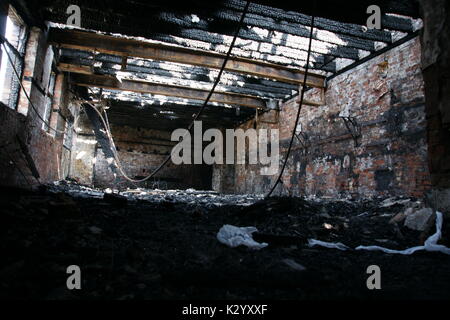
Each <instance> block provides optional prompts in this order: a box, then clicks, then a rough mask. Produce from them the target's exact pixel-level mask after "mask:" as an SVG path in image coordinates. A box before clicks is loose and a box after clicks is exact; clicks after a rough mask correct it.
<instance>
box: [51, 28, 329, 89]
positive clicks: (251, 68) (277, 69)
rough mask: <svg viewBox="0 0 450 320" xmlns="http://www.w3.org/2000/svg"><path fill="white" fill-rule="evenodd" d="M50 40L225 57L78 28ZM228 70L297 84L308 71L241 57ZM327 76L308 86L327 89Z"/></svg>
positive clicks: (191, 60) (194, 61)
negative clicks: (325, 85)
mask: <svg viewBox="0 0 450 320" xmlns="http://www.w3.org/2000/svg"><path fill="white" fill-rule="evenodd" d="M49 42H50V43H51V44H54V45H59V46H61V47H63V48H71V49H79V50H90V51H98V52H102V53H107V54H113V55H119V56H127V57H140V58H144V59H152V60H160V61H171V62H177V63H183V64H190V65H196V66H203V67H207V68H214V69H218V68H220V67H221V65H222V63H223V59H224V55H222V54H218V53H213V52H209V51H199V50H192V49H187V48H181V47H174V46H168V45H163V44H155V43H150V42H144V41H138V40H132V39H126V38H118V37H113V36H109V35H103V34H97V33H90V32H83V31H78V30H62V29H55V28H52V29H51V31H50V36H49ZM225 70H227V71H231V72H237V73H243V74H249V75H254V76H259V77H264V78H269V79H275V80H278V81H284V82H288V83H295V84H301V83H303V78H304V71H302V70H297V69H293V68H288V67H284V66H280V65H275V64H271V63H266V62H263V61H256V60H252V59H245V58H237V57H232V58H230V59H229V61H228V63H227V65H226V67H225ZM324 78H325V77H323V76H321V75H318V74H313V73H310V74H308V77H307V79H306V85H308V86H311V87H319V88H323V87H324Z"/></svg>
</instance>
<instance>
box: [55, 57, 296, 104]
mask: <svg viewBox="0 0 450 320" xmlns="http://www.w3.org/2000/svg"><path fill="white" fill-rule="evenodd" d="M61 61H64V62H60V63H59V65H58V68H59V70H60V71H62V72H71V73H82V74H102V75H110V76H118V77H123V78H126V79H132V80H140V81H149V82H157V83H163V84H168V85H177V86H185V87H191V88H199V89H210V88H211V86H212V81H211V80H210V78H209V77H208V76H205V77H204V78H201V77H196V76H195V75H191V74H189V73H187V72H186V73H185V74H180V73H178V74H176V73H174V72H169V71H167V70H164V69H159V70H157V72H152V71H154V70H148V69H146V68H143V67H142V66H133V65H127V67H126V69H125V70H121V69H120V64H117V63H110V62H102V65H101V67H95V68H94V67H93V66H92V65H90V64H89V63H90V62H91V61H86V60H82V59H67V58H63V59H62V60H61ZM96 61H98V59H97V60H96ZM217 90H218V91H225V92H233V93H238V94H245V95H252V96H256V97H261V98H273V99H284V98H286V97H287V96H289V95H291V94H293V93H294V92H295V91H296V90H298V88H297V87H296V86H293V87H292V88H290V89H288V88H277V87H273V86H267V85H260V84H252V83H247V82H243V81H240V82H237V81H227V80H224V81H222V79H221V82H220V83H219V85H218V86H217Z"/></svg>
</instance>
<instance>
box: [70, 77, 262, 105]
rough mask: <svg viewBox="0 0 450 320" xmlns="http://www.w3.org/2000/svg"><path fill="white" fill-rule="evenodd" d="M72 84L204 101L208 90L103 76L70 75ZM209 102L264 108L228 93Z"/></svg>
mask: <svg viewBox="0 0 450 320" xmlns="http://www.w3.org/2000/svg"><path fill="white" fill-rule="evenodd" d="M70 80H71V82H72V83H74V84H76V85H79V86H86V87H98V88H104V89H111V90H120V91H132V92H140V93H151V94H155V95H163V96H170V97H178V98H186V99H191V100H202V101H204V100H206V97H207V96H208V93H209V90H203V89H193V88H189V87H182V86H173V85H167V84H160V83H153V82H143V81H135V80H125V79H122V80H120V81H119V80H118V79H117V78H115V77H111V76H104V75H86V74H81V73H80V74H76V73H74V74H72V75H71V77H70ZM210 101H211V102H218V103H224V104H232V105H240V106H246V107H252V108H262V109H265V108H266V104H265V102H264V100H262V99H259V98H256V97H252V96H248V95H242V94H235V93H229V92H216V93H213V94H212V96H211V99H210Z"/></svg>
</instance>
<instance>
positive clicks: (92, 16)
mask: <svg viewBox="0 0 450 320" xmlns="http://www.w3.org/2000/svg"><path fill="white" fill-rule="evenodd" d="M18 2H19V3H18V4H17V5H18V6H19V7H21V5H20V2H21V1H18ZM256 2H260V3H251V5H250V7H249V10H248V13H247V14H246V16H245V19H244V23H243V26H242V27H241V28H240V30H239V34H238V37H237V39H236V43H235V46H234V48H233V51H232V61H230V62H229V63H228V64H227V68H226V69H225V70H226V71H225V72H224V74H223V75H222V77H221V80H220V83H219V85H218V87H217V89H216V91H215V92H216V94H215V95H213V97H212V98H211V103H209V105H208V107H207V108H206V109H205V111H204V113H203V115H202V117H201V118H200V119H201V120H204V121H205V122H206V124H207V126H216V127H217V126H218V127H233V126H235V125H236V124H238V123H240V122H242V121H245V120H247V119H249V118H250V117H252V116H254V114H255V108H256V109H260V110H264V109H266V106H267V102H268V101H269V100H285V99H288V98H289V97H291V96H292V95H294V94H296V92H297V91H298V89H299V86H300V85H301V84H302V82H303V71H302V70H304V68H305V66H306V57H307V51H308V37H309V33H310V27H309V26H310V23H311V16H308V15H305V14H302V13H299V12H297V11H288V10H292V9H293V8H292V7H291V6H288V5H287V4H286V3H285V2H283V1H281V2H280V3H279V4H278V6H279V7H280V8H284V9H280V8H274V7H272V6H267V5H266V4H265V2H264V1H256ZM363 2H364V1H363ZM384 2H386V3H387V2H389V5H387V4H386V7H383V9H384V8H388V9H389V11H388V12H383V17H382V29H381V30H375V29H373V30H367V28H365V26H363V25H361V24H359V25H357V24H354V23H346V22H337V21H334V20H330V19H326V18H317V19H316V20H315V25H314V32H313V41H312V48H311V60H310V66H309V67H310V70H311V76H310V77H309V78H308V81H307V86H315V87H324V86H325V83H326V82H325V79H326V77H332V76H334V75H336V74H338V73H339V72H343V71H345V70H348V69H350V68H352V67H353V66H355V65H356V64H358V63H359V62H361V61H365V60H367V59H369V58H371V57H372V56H374V55H376V54H378V53H380V52H382V51H384V50H387V49H388V48H390V47H392V46H394V45H397V44H398V43H400V42H404V41H405V40H407V39H409V38H410V37H412V36H414V35H416V34H417V30H418V29H420V28H421V20H420V19H415V18H416V17H417V16H416V13H415V11H414V7H411V6H408V5H406V4H408V3H409V2H408V1H399V2H395V3H397V5H393V4H392V2H390V1H384ZM245 3H246V2H245V1H242V0H225V1H193V2H189V3H186V4H185V5H180V4H174V3H172V2H171V1H152V2H151V3H148V2H146V1H143V0H141V1H139V0H138V1H135V0H133V1H131V0H124V1H81V0H80V1H47V0H46V1H42V0H41V1H30V2H29V3H28V1H27V10H32V11H33V12H38V13H39V14H38V15H40V16H41V17H42V20H45V21H51V22H53V23H52V24H51V26H52V28H51V31H50V41H51V43H53V44H54V45H55V46H56V47H57V48H59V49H61V50H60V51H58V54H59V55H60V56H59V68H60V70H62V71H65V72H67V73H68V74H69V78H70V81H71V82H72V83H74V84H77V85H81V86H87V87H90V88H92V91H91V92H92V98H94V99H95V98H98V95H99V94H101V96H102V99H106V100H108V101H109V103H110V105H111V107H110V110H109V114H110V116H111V121H112V123H118V122H120V123H121V124H125V125H135V126H143V127H148V128H155V129H156V128H159V129H173V128H178V127H185V126H187V124H189V122H190V121H191V120H192V118H193V116H194V115H195V113H196V112H197V110H198V109H199V106H201V105H202V102H203V100H204V99H205V98H206V96H207V94H208V92H209V90H210V88H211V86H212V84H213V82H214V80H215V79H216V77H217V74H218V72H219V70H218V69H219V68H220V65H221V61H223V59H224V57H225V53H226V52H227V50H228V48H229V46H230V44H231V42H232V39H233V34H234V33H235V32H236V29H237V28H238V21H239V19H240V17H241V15H242V11H243V8H244V6H245ZM261 3H264V4H261ZM325 3H328V2H327V1H325ZM73 4H76V5H78V6H79V7H80V8H81V27H82V28H83V29H84V30H77V29H75V30H74V29H72V28H68V27H67V26H65V25H64V24H65V23H66V20H67V17H68V14H67V13H66V9H67V7H69V6H70V5H73ZM362 5H363V4H362V3H361V4H359V6H358V7H357V8H359V7H361V6H362ZM321 6H322V5H321ZM38 8H40V9H38ZM355 8H356V7H355ZM285 9H288V10H285ZM360 9H361V8H360ZM295 10H297V8H295ZM298 10H299V11H300V10H301V8H298ZM322 10H323V11H324V12H326V13H327V15H328V16H329V15H330V8H322V7H321V8H320V10H318V11H319V12H318V13H317V15H318V16H320V15H321V12H322ZM302 11H303V12H307V13H311V11H312V9H311V6H310V5H309V4H308V5H305V6H304V10H302ZM338 11H342V10H338ZM404 14H410V15H411V17H409V16H405V15H404ZM358 16H364V15H358ZM343 19H344V20H348V17H347V16H343ZM99 88H102V89H101V90H100V89H99ZM236 107H239V108H236Z"/></svg>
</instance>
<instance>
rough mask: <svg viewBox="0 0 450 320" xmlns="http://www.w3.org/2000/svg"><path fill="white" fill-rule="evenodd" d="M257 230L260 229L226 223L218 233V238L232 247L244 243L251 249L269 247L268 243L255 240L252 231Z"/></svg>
mask: <svg viewBox="0 0 450 320" xmlns="http://www.w3.org/2000/svg"><path fill="white" fill-rule="evenodd" d="M256 231H258V229H256V228H255V227H235V226H232V225H229V224H226V225H224V226H223V227H222V228H220V230H219V232H218V233H217V240H219V242H221V243H223V244H225V245H227V246H229V247H232V248H235V247H238V246H241V245H244V246H247V247H249V248H251V249H255V250H259V249H262V248H265V247H267V246H268V244H267V243H265V242H263V243H259V242H256V241H255V240H253V238H252V233H254V232H256Z"/></svg>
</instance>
